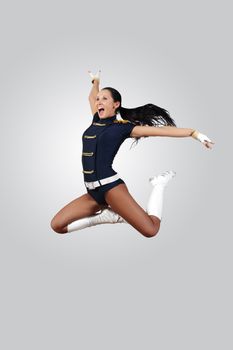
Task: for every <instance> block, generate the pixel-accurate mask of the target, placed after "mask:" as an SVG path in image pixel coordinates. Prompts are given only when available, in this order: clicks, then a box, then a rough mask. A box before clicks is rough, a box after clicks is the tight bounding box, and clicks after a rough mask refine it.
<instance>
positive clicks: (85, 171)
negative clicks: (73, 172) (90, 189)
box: [83, 170, 94, 174]
mask: <svg viewBox="0 0 233 350" xmlns="http://www.w3.org/2000/svg"><path fill="white" fill-rule="evenodd" d="M83 173H84V174H92V173H94V170H83Z"/></svg>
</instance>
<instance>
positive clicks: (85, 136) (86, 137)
mask: <svg viewBox="0 0 233 350" xmlns="http://www.w3.org/2000/svg"><path fill="white" fill-rule="evenodd" d="M95 137H96V135H84V138H85V139H94V138H95Z"/></svg>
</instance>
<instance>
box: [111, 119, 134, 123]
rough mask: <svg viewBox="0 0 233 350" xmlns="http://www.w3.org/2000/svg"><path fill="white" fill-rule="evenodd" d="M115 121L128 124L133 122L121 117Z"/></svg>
mask: <svg viewBox="0 0 233 350" xmlns="http://www.w3.org/2000/svg"><path fill="white" fill-rule="evenodd" d="M114 123H116V124H127V123H131V121H130V120H126V119H119V120H117V119H116V120H114Z"/></svg>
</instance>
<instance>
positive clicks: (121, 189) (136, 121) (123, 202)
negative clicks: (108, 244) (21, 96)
mask: <svg viewBox="0 0 233 350" xmlns="http://www.w3.org/2000/svg"><path fill="white" fill-rule="evenodd" d="M89 74H90V76H91V79H92V84H93V85H92V89H91V92H90V94H89V102H90V106H91V111H92V114H93V119H92V123H91V125H90V126H89V127H88V128H87V129H86V130H85V131H84V133H83V135H82V141H83V150H82V165H83V176H84V184H85V186H86V192H87V193H85V194H83V195H82V196H80V197H78V198H76V199H74V200H73V201H72V202H70V203H68V204H67V205H66V206H65V207H64V208H62V209H61V210H60V211H59V212H58V213H57V214H56V215H55V216H54V217H53V219H52V221H51V227H52V229H53V230H54V231H55V232H57V233H67V232H72V231H78V230H81V229H84V228H86V227H90V226H95V225H98V224H104V223H112V224H113V223H128V224H130V225H131V226H133V227H134V228H135V229H136V230H137V231H138V232H140V233H141V234H142V235H143V236H145V237H153V236H155V235H156V234H157V233H158V231H159V228H160V222H161V217H162V206H163V195H164V189H165V188H166V186H167V184H168V182H169V181H170V180H171V179H172V178H173V177H174V176H175V172H174V171H166V172H164V173H162V174H160V175H157V176H154V177H151V178H150V179H149V181H150V183H151V185H152V190H151V194H150V196H149V200H148V203H147V208H146V211H145V210H144V209H143V208H142V207H141V206H140V205H139V204H138V203H137V202H136V201H135V200H134V198H133V197H132V196H131V194H130V193H129V191H128V188H127V186H126V184H125V182H124V181H123V180H122V179H121V178H120V177H119V175H118V174H117V172H116V171H115V170H113V168H112V162H113V159H114V157H115V155H116V153H117V151H118V149H119V148H120V146H121V144H122V143H123V142H124V140H125V139H127V138H134V139H135V141H138V140H139V139H140V138H141V137H149V136H167V137H190V136H191V137H192V138H194V139H196V140H198V141H200V142H201V143H202V144H203V145H204V146H205V147H207V148H211V147H212V145H213V142H212V141H211V140H210V139H209V138H208V137H207V136H206V135H204V134H201V133H200V132H199V131H197V130H194V129H188V128H177V127H176V124H175V122H174V120H173V119H172V118H171V117H170V115H169V113H168V111H167V110H165V109H163V108H161V107H158V106H156V105H153V104H146V105H144V106H140V107H136V108H131V109H129V108H124V107H122V105H121V95H120V93H119V92H118V91H117V90H115V89H113V88H111V87H105V88H103V89H101V90H99V83H100V71H99V72H97V74H96V75H93V74H92V73H91V72H90V71H89ZM119 114H120V116H119Z"/></svg>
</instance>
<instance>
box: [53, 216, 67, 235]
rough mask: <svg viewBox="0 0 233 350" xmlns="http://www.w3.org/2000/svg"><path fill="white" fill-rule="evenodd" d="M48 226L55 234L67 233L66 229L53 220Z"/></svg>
mask: <svg viewBox="0 0 233 350" xmlns="http://www.w3.org/2000/svg"><path fill="white" fill-rule="evenodd" d="M50 226H51V228H52V230H53V231H55V232H56V233H67V229H66V228H64V227H61V226H60V225H59V224H58V223H57V222H56V221H55V220H54V219H53V220H52V221H51V223H50Z"/></svg>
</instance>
